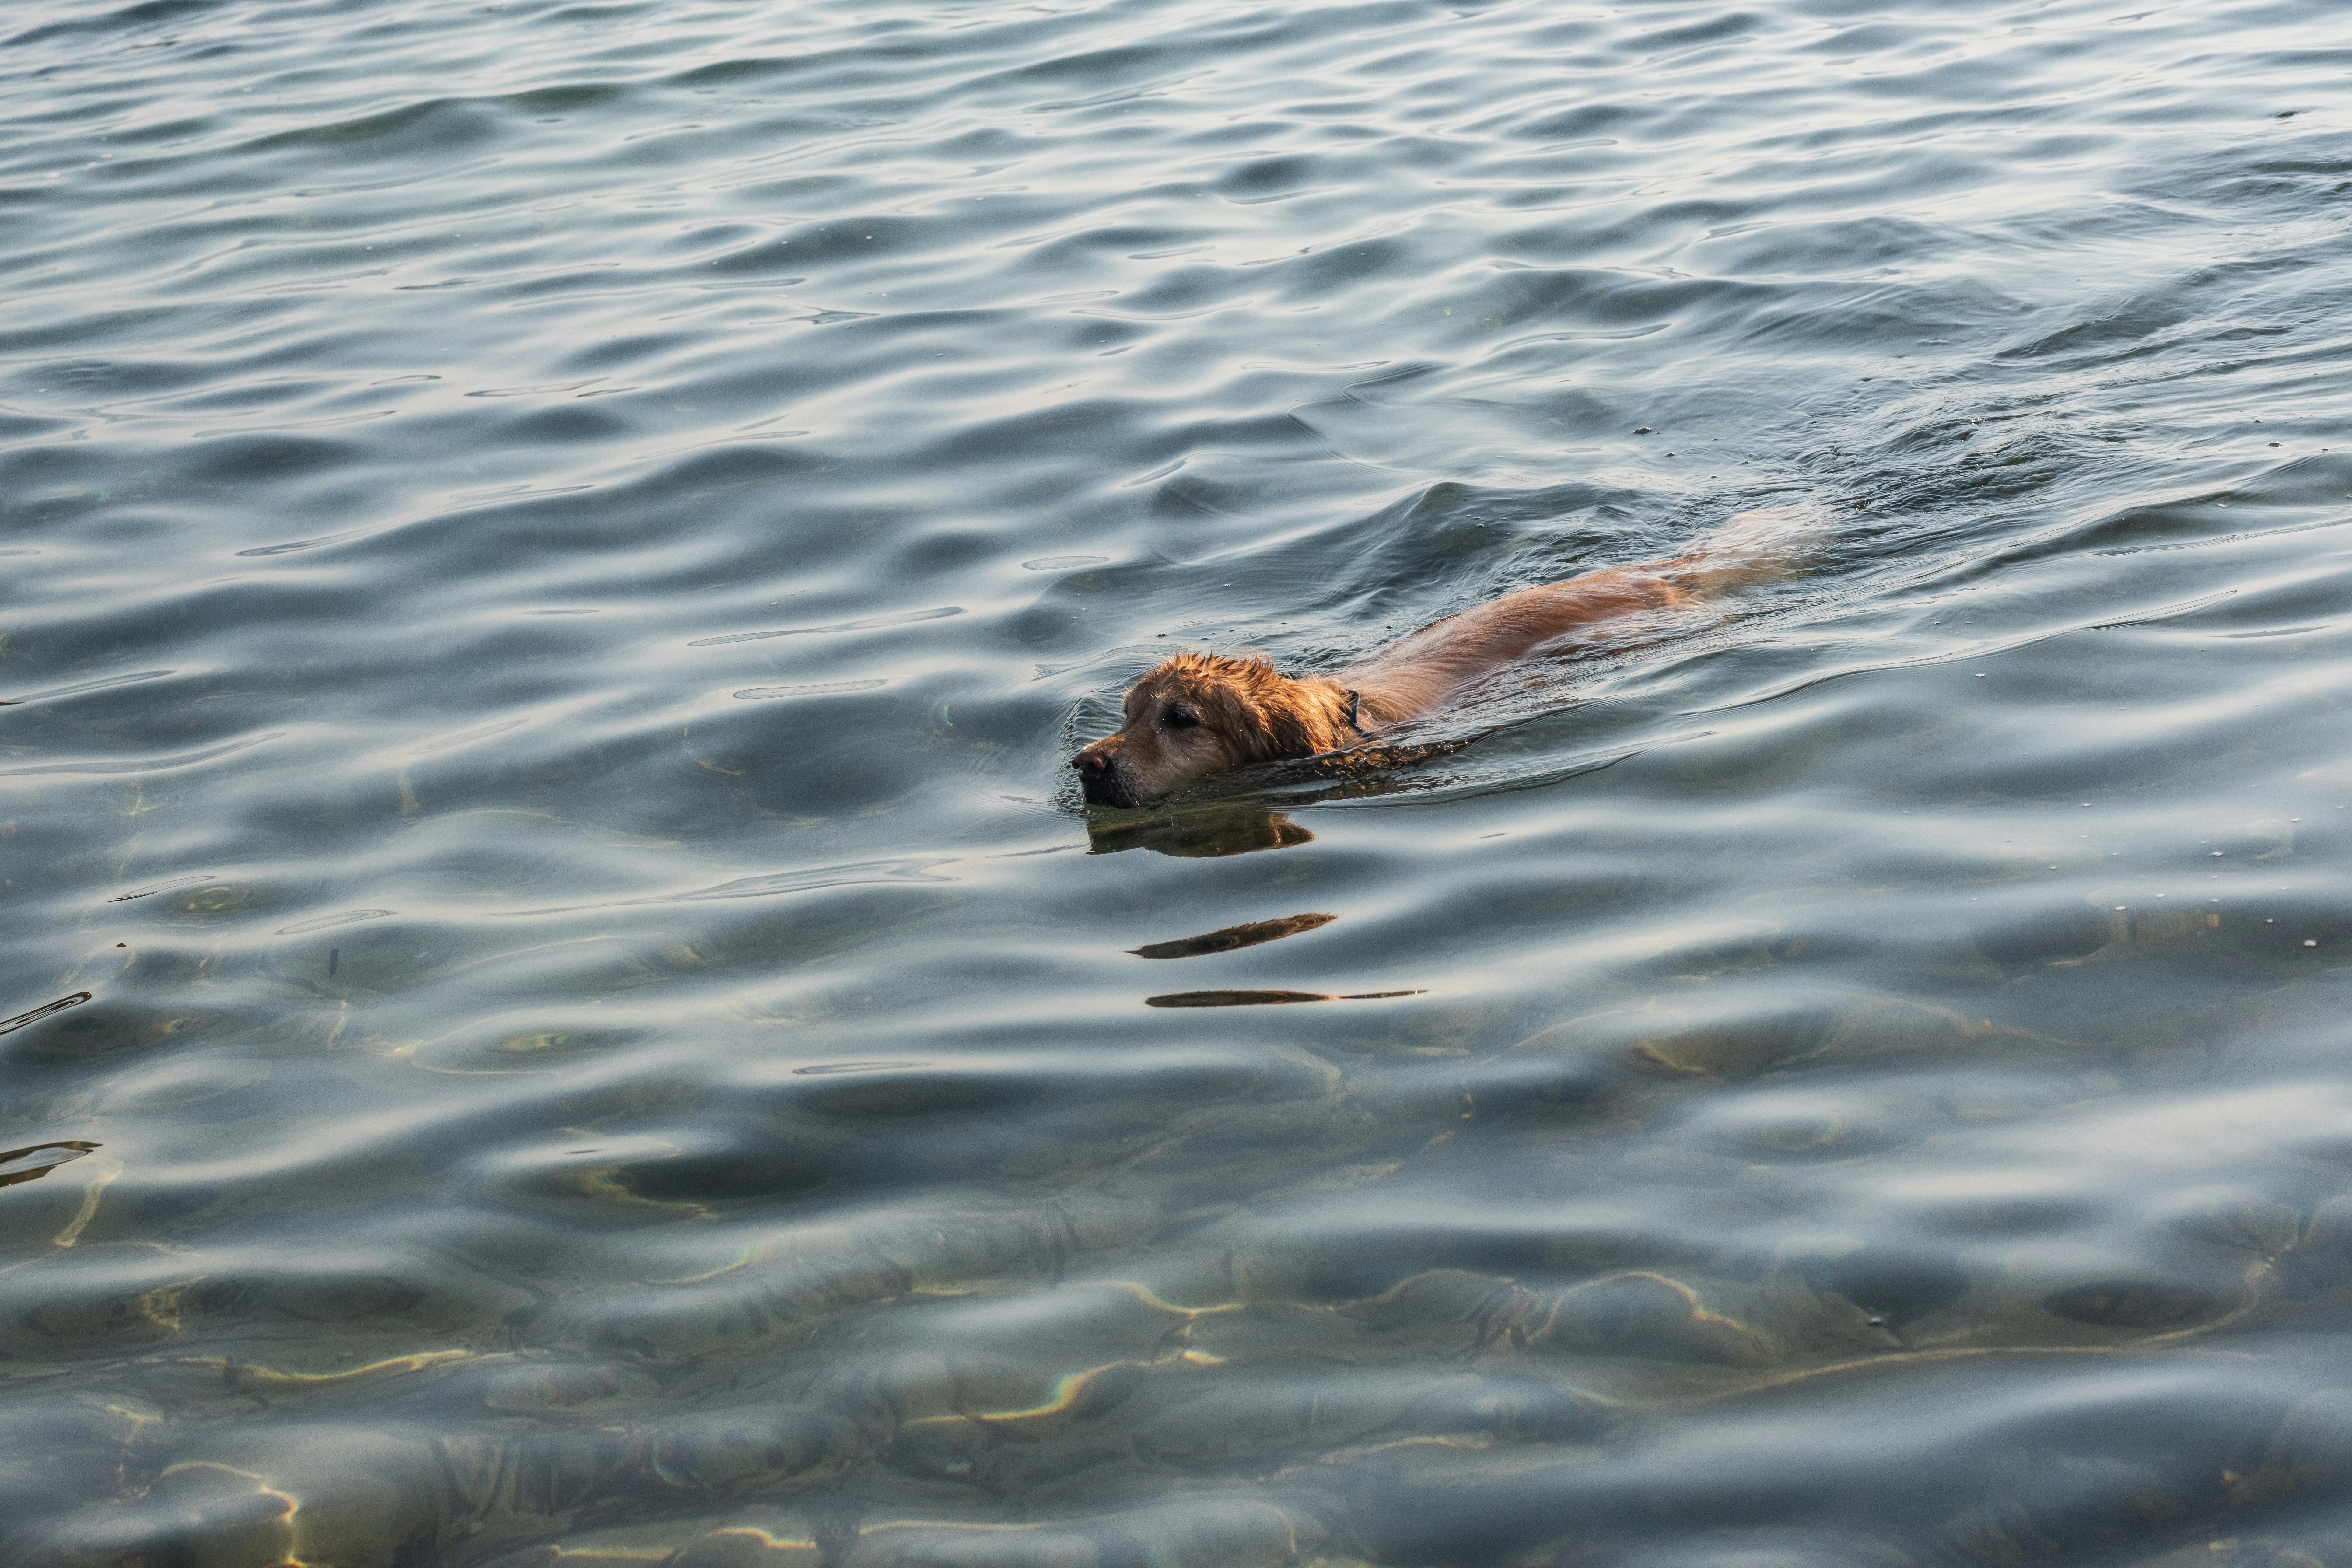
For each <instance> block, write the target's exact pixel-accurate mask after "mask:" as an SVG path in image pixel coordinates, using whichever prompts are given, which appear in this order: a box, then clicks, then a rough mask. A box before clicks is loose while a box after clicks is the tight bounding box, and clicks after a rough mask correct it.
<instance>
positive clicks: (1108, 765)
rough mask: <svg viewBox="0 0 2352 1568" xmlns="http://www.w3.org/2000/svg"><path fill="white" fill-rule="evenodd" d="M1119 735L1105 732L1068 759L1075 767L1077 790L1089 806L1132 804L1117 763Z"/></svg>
mask: <svg viewBox="0 0 2352 1568" xmlns="http://www.w3.org/2000/svg"><path fill="white" fill-rule="evenodd" d="M1119 739H1120V737H1118V736H1117V735H1106V736H1104V737H1103V738H1102V739H1101V740H1099V741H1097V742H1095V743H1094V744H1093V745H1091V746H1088V747H1087V749H1086V750H1084V751H1082V752H1079V753H1078V754H1077V755H1076V756H1075V757H1072V758H1071V759H1070V766H1072V767H1074V768H1076V769H1077V770H1078V790H1079V793H1080V794H1082V795H1085V796H1086V797H1087V805H1134V804H1135V797H1134V795H1133V793H1132V792H1131V791H1130V790H1129V787H1128V780H1127V779H1126V777H1125V776H1124V774H1123V770H1121V769H1120V767H1119V766H1118V745H1119Z"/></svg>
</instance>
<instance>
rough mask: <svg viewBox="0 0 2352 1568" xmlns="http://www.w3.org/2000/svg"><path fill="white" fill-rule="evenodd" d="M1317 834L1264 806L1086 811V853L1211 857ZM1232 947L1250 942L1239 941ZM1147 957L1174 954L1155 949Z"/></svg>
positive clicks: (1288, 843)
mask: <svg viewBox="0 0 2352 1568" xmlns="http://www.w3.org/2000/svg"><path fill="white" fill-rule="evenodd" d="M1314 837H1315V835H1313V834H1312V833H1309V832H1307V829H1305V828H1304V827H1301V826H1298V824H1297V823H1296V822H1293V821H1291V820H1290V818H1288V817H1287V816H1284V815H1283V814H1282V813H1280V812H1278V811H1268V810H1266V809H1265V807H1263V806H1253V805H1224V806H1218V805H1210V806H1205V807H1192V808H1189V809H1182V810H1178V811H1174V812H1164V811H1159V810H1154V811H1150V812H1135V811H1119V810H1115V809H1112V808H1110V807H1107V806H1094V807H1090V808H1088V810H1087V841H1088V845H1087V847H1088V852H1089V853H1091V854H1096V855H1116V854H1118V852H1119V851H1120V850H1122V849H1150V850H1155V851H1157V852H1158V853H1160V854H1162V855H1175V856H1181V857H1182V858H1186V859H1195V860H1197V859H1212V858H1216V857H1218V856H1221V855H1248V854H1252V853H1254V852H1255V851H1257V850H1260V849H1288V848H1292V847H1295V846H1297V845H1300V844H1306V843H1309V842H1311V841H1312V840H1313V839H1314ZM1203 940H1206V939H1203ZM1254 940H1255V941H1258V942H1266V941H1271V940H1272V939H1271V938H1270V937H1258V938H1255V939H1254ZM1231 945H1234V946H1243V945H1246V944H1244V943H1239V942H1236V943H1233V944H1231ZM1203 951H1208V950H1203ZM1147 956H1149V957H1154V958H1157V957H1161V956H1172V955H1163V954H1160V953H1151V954H1148V955H1147Z"/></svg>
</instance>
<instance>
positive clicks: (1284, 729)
mask: <svg viewBox="0 0 2352 1568" xmlns="http://www.w3.org/2000/svg"><path fill="white" fill-rule="evenodd" d="M1327 684H1328V683H1327V682H1322V681H1315V682H1309V681H1304V680H1290V679H1286V678H1284V677H1283V676H1281V675H1278V674H1276V672H1275V668H1274V667H1273V666H1272V665H1271V664H1267V663H1265V662H1263V661H1259V660H1253V661H1252V662H1251V663H1250V664H1249V665H1248V666H1247V667H1246V668H1244V670H1243V671H1242V673H1241V676H1240V679H1236V680H1234V682H1233V683H1232V686H1231V687H1230V688H1225V687H1224V683H1223V682H1220V683H1219V685H1220V687H1221V688H1224V690H1223V691H1222V692H1221V695H1224V694H1228V693H1229V695H1230V698H1231V711H1230V716H1229V717H1227V716H1226V715H1224V714H1221V715H1220V717H1224V718H1226V723H1225V726H1224V729H1223V733H1224V734H1225V735H1226V736H1227V737H1228V738H1229V740H1230V741H1231V742H1232V744H1233V747H1234V752H1235V756H1234V762H1235V763H1238V764H1246V763H1271V762H1278V761H1286V760H1289V759H1293V758H1297V757H1311V756H1314V755H1315V754H1316V753H1317V752H1328V751H1329V750H1331V748H1332V747H1333V746H1334V745H1336V744H1337V743H1338V734H1339V732H1338V731H1337V729H1336V728H1335V727H1334V725H1333V723H1332V716H1331V714H1330V713H1329V712H1328V711H1326V710H1328V709H1329V708H1330V707H1331V706H1332V703H1331V700H1330V699H1329V696H1328V693H1327V692H1325V691H1324V690H1323V687H1324V686H1325V685H1327Z"/></svg>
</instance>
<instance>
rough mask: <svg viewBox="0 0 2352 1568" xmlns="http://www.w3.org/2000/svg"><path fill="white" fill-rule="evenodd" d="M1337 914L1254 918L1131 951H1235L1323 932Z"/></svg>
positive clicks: (1177, 954) (1159, 954)
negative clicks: (1254, 919) (1275, 919)
mask: <svg viewBox="0 0 2352 1568" xmlns="http://www.w3.org/2000/svg"><path fill="white" fill-rule="evenodd" d="M1338 919H1339V916H1337V915H1317V914H1307V915H1285V916H1284V917H1283V918H1282V919H1280V920H1278V921H1251V922H1250V923H1249V924H1247V925H1238V926H1227V927H1226V928H1225V929H1224V930H1223V931H1208V932H1205V933H1203V934H1202V935H1200V936H1188V937H1184V938H1182V939H1181V940H1180V941H1176V942H1145V943H1144V944H1143V945H1142V946H1141V947H1136V948H1129V950H1128V951H1129V952H1132V953H1134V954H1135V955H1136V956H1137V957H1138V958H1200V957H1202V956H1205V955H1206V954H1209V953H1212V952H1233V951H1234V949H1236V948H1244V947H1255V946H1257V945H1258V943H1260V942H1279V941H1280V940H1282V939H1283V938H1284V937H1286V936H1297V935H1298V934H1299V933H1300V932H1301V931H1320V930H1322V929H1323V928H1324V927H1325V926H1327V925H1329V924H1330V923H1331V922H1332V921H1335V920H1338Z"/></svg>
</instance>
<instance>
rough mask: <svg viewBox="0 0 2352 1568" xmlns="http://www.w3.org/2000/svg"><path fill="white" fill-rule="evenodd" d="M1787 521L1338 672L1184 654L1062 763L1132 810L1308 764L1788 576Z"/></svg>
mask: <svg viewBox="0 0 2352 1568" xmlns="http://www.w3.org/2000/svg"><path fill="white" fill-rule="evenodd" d="M1792 515H1794V510H1793V509H1789V508H1775V509H1772V510H1765V511H1751V512H1745V513H1742V514H1741V515H1740V516H1738V517H1735V518H1733V519H1732V520H1731V521H1729V522H1727V523H1726V524H1725V525H1724V527H1723V528H1722V529H1721V530H1720V531H1717V533H1716V534H1715V535H1714V536H1713V537H1712V538H1710V539H1708V540H1707V541H1706V542H1704V543H1702V544H1701V545H1699V546H1698V547H1697V548H1696V549H1695V550H1692V551H1690V552H1687V553H1685V554H1683V555H1678V556H1676V557H1675V558H1674V559H1673V560H1671V561H1650V562H1644V563H1642V564H1640V565H1636V566H1612V567H1611V568H1609V569H1608V570H1606V571H1602V572H1588V573H1586V574H1584V575H1583V576H1581V577H1571V578H1569V579H1568V580H1567V581H1565V582H1560V583H1546V584H1541V585H1539V586H1538V587H1533V588H1522V589H1520V590H1519V591H1518V592H1517V593H1516V594H1506V595H1503V596H1502V597H1501V598H1499V599H1496V600H1495V601H1494V602H1493V603H1491V604H1486V605H1479V606H1478V607H1477V608H1476V609H1475V610H1467V611H1465V612H1464V613H1463V614H1461V615H1458V616H1450V617H1448V618H1447V619H1445V620H1442V621H1439V622H1437V623H1435V624H1434V625H1432V626H1423V627H1422V628H1421V630H1419V631H1417V632H1414V633H1412V635H1411V636H1409V637H1403V638H1401V639H1400V640H1398V641H1397V642H1395V643H1392V644H1391V645H1390V646H1389V647H1385V648H1383V649H1381V651H1380V652H1379V653H1376V654H1374V655H1373V656H1372V657H1371V658H1369V659H1366V660H1364V661H1363V662H1362V663H1360V664H1354V665H1350V666H1349V667H1348V668H1345V669H1342V670H1339V672H1338V673H1336V674H1333V675H1310V676H1307V677H1304V678H1299V679H1293V678H1292V677H1289V676H1286V675H1281V674H1278V673H1277V672H1276V670H1275V668H1274V666H1273V665H1272V664H1270V663H1268V662H1267V661H1266V660H1265V659H1264V658H1255V657H1252V658H1230V657H1227V656H1225V655H1222V654H1213V653H1180V654H1178V655H1176V656H1175V657H1174V658H1169V659H1165V660H1163V661H1161V662H1160V664H1159V665H1157V666H1155V667H1153V668H1151V669H1149V670H1147V671H1145V672H1144V674H1143V676H1142V678H1141V679H1139V680H1137V681H1136V683H1135V684H1134V685H1133V686H1130V687H1129V688H1128V689H1127V699H1126V711H1127V721H1126V722H1125V723H1124V724H1122V725H1121V726H1120V727H1119V730H1118V733H1117V734H1113V735H1106V736H1104V737H1103V738H1102V739H1101V740H1099V741H1097V742H1094V743H1093V744H1092V745H1090V746H1088V747H1087V748H1086V749H1085V750H1084V751H1082V752H1079V753H1078V754H1077V755H1076V756H1075V757H1073V758H1071V759H1070V766H1072V767H1074V768H1076V770H1077V773H1078V784H1079V787H1080V789H1081V790H1082V792H1083V793H1084V794H1085V795H1086V799H1087V805H1125V806H1132V805H1142V804H1144V803H1145V802H1147V801H1150V800H1155V799H1157V798H1159V797H1160V796H1161V795H1166V794H1167V793H1168V792H1169V791H1170V790H1171V789H1173V788H1175V787H1176V786H1177V785H1178V784H1182V783H1183V782H1184V781H1185V780H1187V779H1195V778H1201V777H1204V776H1205V775H1207V774H1210V773H1223V772H1224V771H1226V770H1227V769H1229V768H1239V767H1247V766H1249V765H1251V764H1253V763H1270V762H1277V761H1284V760H1288V759H1294V758H1298V757H1311V756H1315V755H1318V753H1321V752H1336V751H1339V750H1340V749H1342V748H1344V747H1348V746H1353V745H1356V744H1358V743H1360V742H1364V741H1368V740H1370V739H1371V738H1372V737H1373V736H1375V735H1377V734H1379V733H1380V732H1381V731H1383V730H1387V729H1390V728H1391V727H1392V726H1395V725H1398V724H1402V723H1403V722H1404V721H1407V720H1409V719H1419V718H1424V717H1426V716H1428V715H1430V714H1432V713H1435V712H1438V711H1440V710H1444V708H1445V707H1446V706H1447V705H1448V704H1449V703H1451V702H1452V701H1454V700H1455V699H1456V698H1458V697H1459V696H1461V695H1462V693H1463V692H1464V691H1465V689H1467V688H1469V687H1470V686H1472V685H1473V684H1474V683H1475V682H1476V681H1477V680H1479V679H1481V678H1483V677H1485V676H1487V675H1490V674H1492V673H1493V672H1494V671H1496V669H1498V668H1502V667H1503V666H1505V665H1507V664H1510V663H1512V662H1513V661H1515V660H1517V659H1521V658H1527V657H1528V655H1529V654H1532V653H1535V652H1537V651H1538V650H1540V649H1542V648H1543V647H1545V646H1546V645H1548V644H1550V643H1555V642H1559V641H1560V640H1562V639H1563V638H1566V637H1570V636H1571V635H1572V634H1575V633H1578V632H1580V631H1583V630H1585V629H1586V628H1588V627H1592V626H1600V625H1601V624H1603V623H1608V622H1615V621H1622V620H1623V619H1624V618H1625V617H1628V616H1636V615H1640V614H1642V613H1643V612H1660V611H1674V610H1685V609H1690V608H1693V607H1696V606H1697V605H1704V604H1706V603H1707V602H1708V601H1710V600H1712V599H1715V598H1717V597H1719V596H1720V595H1724V594H1726V593H1729V592H1733V591H1736V590H1738V589H1739V588H1742V587H1746V586H1748V585H1749V584H1755V583H1759V582H1766V581H1769V580H1771V579H1773V578H1775V577H1778V576H1780V575H1782V574H1785V572H1786V571H1787V569H1788V567H1789V565H1790V563H1791V562H1792V561H1793V559H1794V554H1795V551H1796V549H1797V547H1798V546H1799V545H1800V544H1801V532H1799V531H1795V530H1792V529H1790V527H1788V526H1787V523H1788V520H1789V519H1790V517H1791V516H1792Z"/></svg>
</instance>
